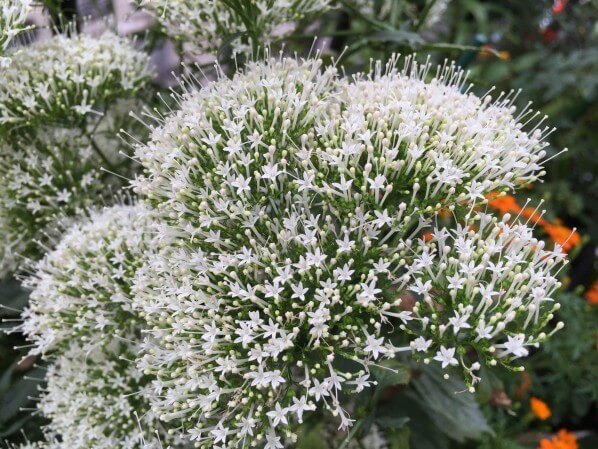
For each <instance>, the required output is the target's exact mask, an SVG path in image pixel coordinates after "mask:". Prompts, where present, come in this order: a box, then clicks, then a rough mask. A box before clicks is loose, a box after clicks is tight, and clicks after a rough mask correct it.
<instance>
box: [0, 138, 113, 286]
mask: <svg viewBox="0 0 598 449" xmlns="http://www.w3.org/2000/svg"><path fill="white" fill-rule="evenodd" d="M100 162H101V161H99V160H98V158H97V157H96V155H95V153H94V152H93V150H92V148H91V145H90V141H89V140H88V139H87V138H85V137H82V136H80V135H79V133H78V132H73V131H71V130H68V129H42V130H38V132H34V133H32V134H31V135H28V136H27V137H24V136H23V137H15V138H13V139H10V141H8V140H7V141H3V140H0V177H1V178H2V183H1V184H0V235H1V236H2V244H1V245H0V278H4V277H6V276H7V275H9V274H11V273H13V272H15V271H16V270H17V268H18V266H19V265H21V263H22V262H23V257H28V258H38V257H39V256H40V255H41V254H42V253H43V251H44V250H43V247H44V246H45V245H47V244H48V243H49V241H50V240H51V239H52V237H53V236H54V234H55V231H56V230H57V228H58V227H59V226H58V223H59V222H60V221H61V220H62V219H64V218H67V217H71V216H74V215H76V214H77V213H79V212H80V211H81V210H82V209H83V208H84V207H86V206H89V205H90V204H95V203H97V202H98V201H100V199H101V196H102V189H104V188H105V184H104V182H101V181H100V180H101V179H104V180H105V178H106V177H105V176H102V175H103V174H101V173H100V172H99V166H100Z"/></svg>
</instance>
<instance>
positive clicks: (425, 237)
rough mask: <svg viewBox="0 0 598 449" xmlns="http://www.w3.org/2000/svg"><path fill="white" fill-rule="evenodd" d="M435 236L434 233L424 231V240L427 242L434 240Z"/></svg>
mask: <svg viewBox="0 0 598 449" xmlns="http://www.w3.org/2000/svg"><path fill="white" fill-rule="evenodd" d="M433 238H434V234H432V233H431V232H426V233H424V240H425V241H426V242H429V241H430V240H432V239H433Z"/></svg>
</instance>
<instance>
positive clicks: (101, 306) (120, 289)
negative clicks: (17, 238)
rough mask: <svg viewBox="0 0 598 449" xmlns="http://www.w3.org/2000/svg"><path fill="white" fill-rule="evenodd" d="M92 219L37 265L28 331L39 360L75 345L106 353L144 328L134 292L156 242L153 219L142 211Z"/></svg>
mask: <svg viewBox="0 0 598 449" xmlns="http://www.w3.org/2000/svg"><path fill="white" fill-rule="evenodd" d="M88 214H89V217H88V218H87V219H85V220H80V221H78V222H76V223H74V224H73V225H72V227H70V228H69V229H68V231H67V232H66V233H65V235H64V236H63V237H62V239H61V240H60V242H59V244H58V245H57V246H56V248H55V249H54V250H53V251H51V252H50V253H48V254H47V255H46V256H45V257H44V258H43V259H42V260H40V261H38V262H35V261H32V262H31V265H32V271H33V273H34V275H33V276H31V277H29V278H27V279H26V281H25V286H26V287H28V288H30V289H31V290H32V291H31V295H30V301H29V306H28V308H27V309H26V310H25V311H24V313H23V318H24V323H23V326H22V331H23V332H24V334H25V335H26V336H27V337H28V339H29V340H30V341H31V342H32V343H34V347H33V349H32V350H31V353H32V354H34V355H37V354H42V355H45V354H52V353H56V352H63V351H64V350H66V349H68V348H69V347H70V346H71V343H72V341H73V340H75V341H78V342H79V345H80V346H81V348H82V349H83V350H88V349H93V348H97V347H100V348H101V347H103V346H107V345H110V344H111V343H112V341H113V340H114V339H115V338H116V337H118V336H121V337H122V336H124V335H131V334H134V332H135V329H137V328H138V326H139V323H138V322H137V320H136V317H135V315H134V313H133V311H132V310H131V297H130V288H131V283H132V279H133V277H134V274H135V272H136V270H137V268H138V267H139V266H140V265H141V263H142V260H143V259H142V258H143V254H144V252H145V251H147V249H148V245H149V241H150V240H151V229H150V228H151V224H152V221H151V218H150V217H149V216H148V214H147V213H145V210H144V208H143V207H142V206H113V207H111V208H107V209H104V210H99V211H94V210H92V211H90V212H89V213H88Z"/></svg>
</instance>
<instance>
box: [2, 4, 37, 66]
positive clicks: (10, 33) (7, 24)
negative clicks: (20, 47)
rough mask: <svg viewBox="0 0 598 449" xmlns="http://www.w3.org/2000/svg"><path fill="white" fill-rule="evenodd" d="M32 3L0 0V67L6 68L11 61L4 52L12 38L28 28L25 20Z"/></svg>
mask: <svg viewBox="0 0 598 449" xmlns="http://www.w3.org/2000/svg"><path fill="white" fill-rule="evenodd" d="M31 4H32V1H31V0H19V1H18V2H16V1H14V0H0V68H3V69H5V68H6V67H8V65H9V64H10V62H11V58H7V57H4V53H5V52H6V50H7V49H8V46H9V45H10V43H11V42H12V40H13V39H14V38H15V36H17V35H18V34H19V33H22V32H23V31H25V30H26V29H27V28H28V27H27V25H26V24H25V21H26V20H27V16H28V15H29V11H30V10H31Z"/></svg>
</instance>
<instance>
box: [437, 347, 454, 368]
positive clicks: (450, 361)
mask: <svg viewBox="0 0 598 449" xmlns="http://www.w3.org/2000/svg"><path fill="white" fill-rule="evenodd" d="M434 360H438V361H439V362H440V363H442V367H443V368H446V367H447V366H449V365H451V366H456V365H458V364H459V362H458V361H457V359H456V358H455V348H445V347H444V346H440V349H439V350H438V352H436V356H435V357H434Z"/></svg>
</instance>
